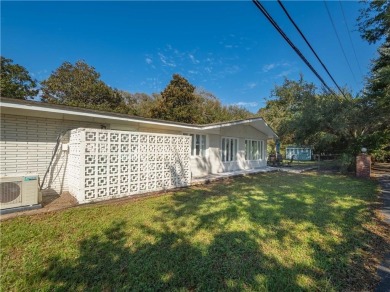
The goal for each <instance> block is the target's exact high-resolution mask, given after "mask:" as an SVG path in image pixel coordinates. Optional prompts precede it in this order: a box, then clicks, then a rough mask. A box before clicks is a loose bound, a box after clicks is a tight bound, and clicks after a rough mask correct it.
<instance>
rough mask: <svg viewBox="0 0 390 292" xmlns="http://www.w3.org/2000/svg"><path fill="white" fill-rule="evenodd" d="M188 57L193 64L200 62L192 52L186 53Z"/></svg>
mask: <svg viewBox="0 0 390 292" xmlns="http://www.w3.org/2000/svg"><path fill="white" fill-rule="evenodd" d="M188 57H189V58H190V59H191V61H192V63H194V64H199V63H200V61H199V60H197V59H196V58H195V57H194V55H193V54H188Z"/></svg>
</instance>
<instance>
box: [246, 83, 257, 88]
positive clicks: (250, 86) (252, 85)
mask: <svg viewBox="0 0 390 292" xmlns="http://www.w3.org/2000/svg"><path fill="white" fill-rule="evenodd" d="M256 86H257V83H256V82H249V83H247V84H246V87H247V88H249V89H253V88H255V87H256Z"/></svg>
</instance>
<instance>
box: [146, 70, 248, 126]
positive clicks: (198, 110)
mask: <svg viewBox="0 0 390 292" xmlns="http://www.w3.org/2000/svg"><path fill="white" fill-rule="evenodd" d="M151 117H153V118H158V119H164V120H169V121H176V122H183V123H190V124H208V123H215V122H223V121H231V120H240V119H246V118H249V117H253V114H251V113H250V112H249V111H247V110H246V109H244V108H241V107H239V106H235V105H230V106H223V105H222V104H221V102H220V101H219V100H218V99H217V98H216V97H215V96H214V95H213V94H211V93H209V92H207V91H204V90H196V88H195V86H193V85H192V84H190V83H189V82H188V80H187V79H185V78H184V77H182V76H180V75H179V74H174V75H173V77H172V80H171V81H170V83H169V84H168V86H167V87H166V88H165V89H164V91H163V92H161V95H160V96H157V97H156V98H155V100H154V106H152V107H151Z"/></svg>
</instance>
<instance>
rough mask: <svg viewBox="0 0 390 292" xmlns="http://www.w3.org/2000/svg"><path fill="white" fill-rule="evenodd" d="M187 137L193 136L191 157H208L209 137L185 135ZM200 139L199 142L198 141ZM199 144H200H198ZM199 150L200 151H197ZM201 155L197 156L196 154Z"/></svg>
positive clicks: (192, 134)
mask: <svg viewBox="0 0 390 292" xmlns="http://www.w3.org/2000/svg"><path fill="white" fill-rule="evenodd" d="M183 135H185V136H191V151H190V155H191V157H206V155H207V136H208V135H206V134H199V133H183ZM198 138H199V140H198ZM198 142H199V143H198ZM197 150H199V151H197ZM197 152H198V153H199V154H196V153H197Z"/></svg>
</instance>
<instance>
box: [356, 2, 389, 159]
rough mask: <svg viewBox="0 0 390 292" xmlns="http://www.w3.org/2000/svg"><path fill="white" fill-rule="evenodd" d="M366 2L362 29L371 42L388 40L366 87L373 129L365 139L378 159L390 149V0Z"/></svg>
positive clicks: (368, 117) (367, 113)
mask: <svg viewBox="0 0 390 292" xmlns="http://www.w3.org/2000/svg"><path fill="white" fill-rule="evenodd" d="M365 2H366V7H365V8H364V9H362V11H361V16H360V17H359V19H358V20H360V23H359V31H360V32H361V35H362V37H363V38H364V39H366V40H367V41H368V42H369V43H375V42H378V41H382V40H384V42H383V43H382V44H381V46H380V47H379V49H378V55H379V56H378V58H377V59H375V60H374V61H373V62H372V67H371V74H370V76H369V77H368V79H367V84H366V88H365V91H364V96H363V107H364V120H365V122H366V123H367V124H369V125H370V131H369V132H367V137H368V138H366V139H364V141H363V143H364V145H367V147H368V149H369V150H371V153H372V154H374V156H375V157H374V158H375V159H377V160H386V159H387V158H386V157H387V155H388V151H389V150H390V149H388V145H389V144H390V138H389V132H390V123H389V113H390V1H388V0H381V1H370V2H368V1H365ZM386 149H387V150H386Z"/></svg>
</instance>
